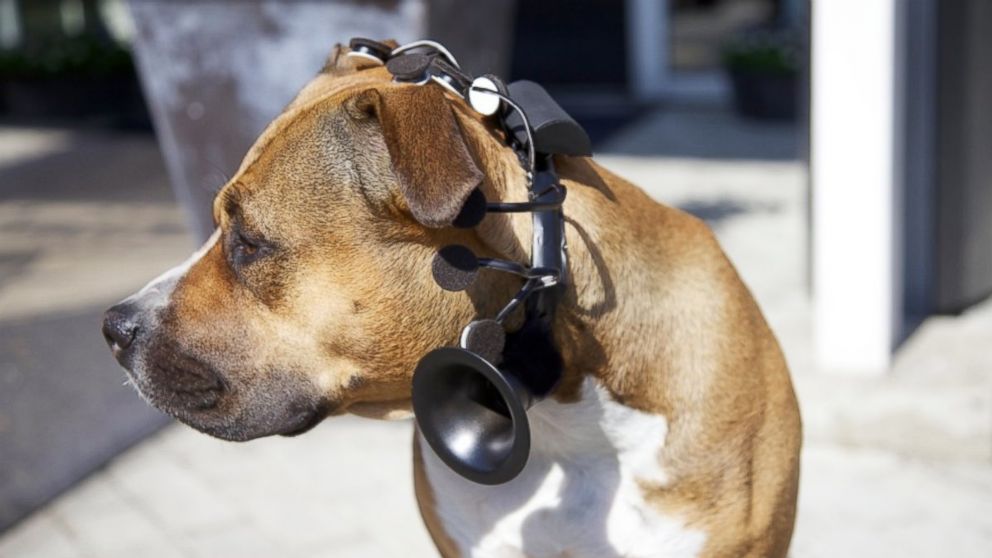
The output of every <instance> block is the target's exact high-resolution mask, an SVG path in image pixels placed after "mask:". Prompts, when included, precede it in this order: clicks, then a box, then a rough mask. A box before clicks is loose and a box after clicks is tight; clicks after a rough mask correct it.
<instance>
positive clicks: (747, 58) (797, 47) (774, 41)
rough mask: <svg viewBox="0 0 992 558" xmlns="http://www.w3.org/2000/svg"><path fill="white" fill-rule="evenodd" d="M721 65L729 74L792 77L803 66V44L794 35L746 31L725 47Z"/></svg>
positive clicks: (765, 31)
mask: <svg viewBox="0 0 992 558" xmlns="http://www.w3.org/2000/svg"><path fill="white" fill-rule="evenodd" d="M723 63H724V65H725V66H726V67H727V69H729V70H731V71H739V72H747V73H760V74H773V75H794V74H796V73H798V72H799V69H800V68H802V65H803V49H802V43H801V41H800V40H799V38H798V35H797V34H795V33H790V32H784V31H768V30H755V31H749V32H747V33H743V34H741V35H739V36H737V37H735V38H734V39H732V40H730V41H728V42H727V44H726V45H724V49H723Z"/></svg>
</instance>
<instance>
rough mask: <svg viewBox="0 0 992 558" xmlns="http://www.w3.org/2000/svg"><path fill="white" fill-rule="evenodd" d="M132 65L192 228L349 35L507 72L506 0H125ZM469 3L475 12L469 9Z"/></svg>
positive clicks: (204, 225)
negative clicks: (440, 52) (431, 45)
mask: <svg viewBox="0 0 992 558" xmlns="http://www.w3.org/2000/svg"><path fill="white" fill-rule="evenodd" d="M130 7H131V13H132V15H133V17H134V21H135V31H136V32H135V41H134V45H135V52H136V54H137V61H138V68H139V72H140V74H141V79H142V83H143V86H144V89H145V93H146V97H147V99H148V101H149V105H150V107H151V111H152V117H153V120H154V123H155V128H156V132H157V134H158V138H159V143H160V145H161V147H162V151H163V153H164V155H165V160H166V166H167V168H168V170H169V174H170V178H171V181H172V184H173V187H174V189H175V192H176V195H177V197H178V198H179V200H180V202H181V203H182V204H183V206H184V207H186V208H187V210H188V211H187V213H188V215H189V220H190V225H191V227H192V228H193V230H194V231H195V232H196V235H197V236H198V237H199V238H201V239H203V238H206V237H207V236H208V235H209V233H210V231H211V230H212V229H213V223H212V217H211V214H210V202H211V200H212V199H213V196H214V193H215V191H216V190H217V189H218V188H219V187H220V186H221V185H223V184H224V183H225V182H226V181H227V178H228V177H229V176H230V175H231V174H232V173H234V172H235V170H236V169H237V167H238V164H239V163H240V162H241V159H242V157H243V156H244V154H245V152H246V151H247V150H248V148H249V147H250V146H251V144H252V142H253V141H254V139H255V138H256V137H257V136H258V134H259V133H260V132H261V131H262V129H263V128H264V127H265V125H266V124H267V123H268V122H269V121H270V120H271V119H272V118H273V117H275V116H276V115H278V114H279V112H280V111H281V110H282V108H283V107H284V106H285V105H286V104H287V103H288V102H289V101H290V100H291V99H292V98H293V96H294V95H295V94H296V92H297V91H298V90H299V89H300V88H301V87H302V86H303V85H304V84H305V83H306V82H307V81H308V80H309V79H310V78H311V77H313V76H314V75H315V74H316V73H317V71H318V70H319V69H320V68H321V66H322V65H323V62H324V60H325V58H326V57H327V54H328V53H329V52H330V51H331V48H332V46H333V45H334V44H335V43H338V42H341V43H346V42H347V41H348V40H349V39H350V38H351V37H355V36H361V37H369V38H379V39H386V38H392V39H396V40H398V41H399V42H401V43H402V42H407V41H411V40H414V39H420V38H435V39H438V40H441V41H443V42H445V43H446V44H447V46H448V47H449V48H450V49H451V50H452V51H453V52H454V53H455V55H456V56H457V57H458V58H459V61H461V62H462V63H463V64H464V65H465V67H466V68H467V69H469V70H472V71H479V72H481V71H497V72H503V71H505V69H506V65H507V63H508V62H507V61H508V59H509V56H508V55H509V49H508V46H509V43H510V37H511V35H510V31H511V29H512V20H513V19H512V16H513V9H512V8H513V0H497V1H493V2H485V3H458V2H454V1H453V0H436V1H426V0H380V1H377V2H359V1H349V0H340V1H334V2H325V1H319V0H309V1H307V0H300V1H294V2H282V1H278V0H211V1H203V2H198V1H186V2H175V1H173V0H132V1H131V2H130ZM469 7H471V9H469Z"/></svg>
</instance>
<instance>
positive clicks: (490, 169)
mask: <svg viewBox="0 0 992 558" xmlns="http://www.w3.org/2000/svg"><path fill="white" fill-rule="evenodd" d="M462 127H463V129H464V130H465V131H466V132H467V133H466V136H467V139H468V141H469V143H470V144H471V148H472V150H473V152H474V153H475V154H476V156H477V157H478V158H479V159H480V162H481V163H482V164H481V165H480V166H481V167H482V168H485V169H487V174H486V181H485V183H484V185H483V190H484V192H485V194H486V196H487V198H488V199H490V200H500V201H522V200H526V199H527V195H528V182H527V177H526V173H525V172H524V169H523V168H522V167H521V165H520V162H519V161H518V160H517V157H516V155H515V154H514V153H513V152H512V151H511V150H509V149H507V148H506V147H505V146H504V145H502V143H501V142H500V141H499V139H498V137H496V135H495V134H494V133H493V131H492V130H491V129H489V128H487V127H486V126H485V124H483V123H482V122H480V121H479V120H478V119H477V118H475V117H474V115H462ZM555 161H556V164H557V165H558V169H557V171H558V174H559V177H560V178H561V180H562V182H563V184H565V185H566V186H567V187H568V188H569V190H568V195H567V198H566V203H565V219H566V230H567V239H568V284H567V286H566V292H565V296H564V297H563V299H562V301H561V304H560V306H559V308H558V312H557V317H556V323H555V332H556V341H557V342H558V345H559V348H560V350H561V352H562V357H563V360H564V364H565V369H564V376H563V379H562V383H561V385H560V387H559V389H558V390H557V391H556V397H557V398H558V399H559V400H562V401H569V400H571V401H574V400H577V399H578V397H579V391H580V386H581V383H582V380H583V378H584V377H585V376H587V375H593V376H597V377H599V378H600V379H601V380H604V385H605V386H606V387H607V389H610V391H615V390H614V389H613V386H612V382H610V381H609V378H607V377H606V376H608V375H609V371H608V370H606V368H607V366H608V363H606V362H605V357H604V351H603V346H604V343H609V344H610V346H611V348H612V349H613V350H616V349H617V348H618V347H619V345H621V344H628V343H635V344H636V343H637V339H635V338H633V337H631V338H629V339H627V338H624V337H623V336H617V334H616V332H615V331H610V330H609V329H608V328H603V327H601V326H600V322H601V321H603V319H604V318H605V317H606V316H607V315H608V314H609V313H610V312H612V311H613V310H614V308H615V307H616V300H617V299H618V297H619V296H622V295H621V294H619V293H620V290H621V289H625V288H626V287H629V288H631V289H636V288H638V287H637V286H636V285H631V284H628V282H627V281H617V280H616V278H615V277H613V274H611V272H610V269H609V268H608V262H607V261H606V260H605V259H604V258H603V255H602V251H601V250H600V248H599V246H600V245H601V243H602V242H603V241H604V239H603V238H601V234H602V231H604V230H608V229H609V227H603V226H601V219H602V218H603V214H604V213H606V214H608V213H609V208H608V205H609V204H610V200H609V199H608V198H609V197H610V195H611V194H610V192H609V186H607V184H606V182H605V181H604V179H603V178H602V177H601V176H599V174H597V173H599V172H600V169H598V167H596V166H595V165H594V164H593V163H592V162H591V161H589V160H588V159H584V158H570V157H557V158H556V160H555ZM604 210H605V211H604ZM478 234H479V237H480V238H481V239H482V240H483V241H484V242H485V243H486V244H487V245H489V246H490V247H491V248H492V249H493V250H494V251H495V252H496V253H497V254H499V255H500V257H503V258H507V259H511V260H515V261H529V259H530V246H531V238H532V235H533V225H532V217H531V214H529V213H517V214H493V215H491V216H490V217H489V218H487V219H486V220H485V221H483V223H482V224H481V225H480V226H479V230H478ZM605 240H607V241H608V240H609V239H605ZM627 240H629V241H630V242H636V239H627ZM627 240H625V242H626V241H627ZM630 248H631V249H635V248H634V246H630Z"/></svg>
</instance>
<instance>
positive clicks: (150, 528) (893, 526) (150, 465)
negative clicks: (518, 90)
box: [0, 114, 992, 558]
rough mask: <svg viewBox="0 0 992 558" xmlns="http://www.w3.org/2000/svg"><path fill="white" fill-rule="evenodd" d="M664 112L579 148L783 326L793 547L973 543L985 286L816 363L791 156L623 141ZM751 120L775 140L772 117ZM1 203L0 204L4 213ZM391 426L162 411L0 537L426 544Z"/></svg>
mask: <svg viewBox="0 0 992 558" xmlns="http://www.w3.org/2000/svg"><path fill="white" fill-rule="evenodd" d="M718 116H719V115H718ZM720 117H721V118H722V116H720ZM652 122H653V123H654V124H652ZM663 122H670V119H666V117H665V115H662V114H659V115H655V116H651V117H648V118H646V119H644V121H643V122H641V123H639V124H638V125H636V126H635V127H633V128H631V129H630V130H628V131H627V133H626V134H621V136H620V137H618V138H615V141H611V142H609V143H608V144H607V145H606V148H607V149H608V150H609V152H610V154H608V155H602V156H598V157H597V160H598V161H599V162H600V163H601V164H603V165H604V166H606V167H608V168H610V169H612V170H614V171H616V172H618V173H619V174H621V175H623V176H625V177H627V178H629V179H631V180H632V181H633V182H635V183H637V184H639V185H640V186H642V187H644V188H645V189H646V190H647V191H648V192H649V193H650V194H651V195H652V196H654V197H655V198H657V199H659V200H661V201H663V202H665V203H668V204H671V205H676V206H679V207H682V208H684V209H687V210H689V211H692V212H693V213H696V214H698V215H700V216H702V217H704V218H706V219H707V220H708V221H709V222H710V224H711V225H712V226H713V227H714V229H715V230H716V232H717V234H718V235H719V237H720V239H721V241H722V243H723V245H724V247H725V249H726V251H727V252H728V254H729V255H730V258H731V259H732V260H733V261H734V262H735V264H736V265H737V267H738V269H739V271H740V273H741V275H742V276H743V278H744V280H745V281H746V282H747V283H748V285H749V286H750V287H751V289H752V290H753V292H754V294H755V296H756V297H757V299H758V301H759V303H760V304H761V306H762V308H763V309H764V311H765V313H766V315H767V317H768V319H769V321H770V322H771V324H772V327H773V329H774V330H775V331H776V333H777V335H778V336H779V338H780V341H781V342H782V344H783V347H784V349H785V351H786V354H787V357H788V359H789V362H790V366H791V368H792V371H793V375H794V379H795V383H796V387H797V390H798V393H799V398H800V404H801V406H802V410H803V416H804V422H805V440H806V441H805V447H804V452H803V473H802V487H801V491H800V510H799V520H798V525H797V531H796V536H795V538H794V543H793V550H792V556H794V557H796V558H820V557H823V558H826V557H837V556H901V557H928V556H955V557H965V558H968V557H984V556H988V555H989V552H990V549H992V467H990V463H992V351H989V350H988V347H990V346H992V302H987V303H985V304H983V305H980V306H978V307H976V308H974V309H973V310H972V311H971V312H969V313H967V314H965V315H963V316H960V317H939V318H933V319H931V320H929V321H928V322H926V323H925V324H924V325H923V326H922V327H921V328H920V329H919V330H918V331H917V332H916V333H915V334H914V335H913V337H912V338H911V339H910V340H909V341H908V342H907V343H906V344H905V346H904V347H903V348H902V349H901V350H900V352H899V354H898V358H897V361H896V364H895V366H894V369H893V371H892V372H891V373H890V374H889V375H887V376H885V377H884V378H878V379H873V380H866V379H858V378H845V377H839V376H836V375H829V374H824V373H822V372H820V371H817V370H816V368H815V366H814V365H813V363H812V354H811V347H810V321H809V303H808V299H807V296H806V290H805V289H806V287H805V277H804V273H805V265H806V264H805V250H806V246H807V244H806V238H805V230H806V227H805V219H806V202H805V170H804V169H803V167H802V166H801V165H800V164H798V163H796V162H795V161H790V160H788V159H785V160H783V159H782V158H781V157H780V156H774V157H769V158H766V159H721V158H711V159H705V160H703V159H698V158H694V157H693V158H690V157H688V156H687V155H691V153H688V154H687V153H682V152H679V153H676V154H675V155H671V154H662V155H658V154H652V153H645V152H643V151H641V150H635V149H634V148H633V147H632V146H640V145H643V144H644V142H648V141H651V138H652V135H651V134H652V133H662V132H661V131H658V130H663V131H664V133H665V134H668V133H669V130H668V129H666V128H665V125H663V124H662V123H663ZM652 126H653V127H654V130H656V132H652ZM755 133H756V134H758V136H754V137H761V134H764V133H767V134H771V136H774V137H772V138H771V139H770V140H769V141H773V142H775V141H779V140H780V139H781V138H780V137H779V136H776V134H782V133H786V132H783V131H782V130H778V131H776V130H763V131H762V130H757V131H756V132H755ZM771 136H769V137H771ZM0 137H2V136H0ZM666 137H668V136H666ZM748 138H751V139H748ZM776 138H778V139H776ZM743 141H754V140H753V137H751V136H748V137H746V138H744V140H743ZM680 145H681V144H680ZM775 145H781V144H779V143H776V144H775ZM780 151H781V149H780V148H778V147H776V153H779V152H780ZM631 153H633V154H631ZM3 164H4V162H3V160H2V159H0V165H3ZM44 203H48V202H39V204H41V205H42V206H43V205H44ZM51 203H52V204H56V203H59V202H56V201H54V200H53V201H52V202H51ZM5 211H6V212H7V213H4V212H5ZM12 211H13V210H12V209H11V208H10V207H6V205H5V204H3V203H0V215H4V216H5V217H4V218H6V215H10V214H11V213H10V212H12ZM18 211H20V209H19V210H18ZM39 211H41V209H39ZM87 211H89V212H92V215H93V216H94V219H99V217H98V216H99V215H101V213H100V212H101V209H100V208H98V207H93V206H88V207H87ZM5 234H6V233H5ZM169 234H173V233H169ZM4 239H6V237H4ZM4 241H6V240H4ZM170 242H171V241H170ZM88 246H89V245H88ZM170 246H171V245H170ZM0 248H2V246H0ZM86 249H89V248H86V247H85V246H79V247H77V248H76V253H75V255H74V256H73V257H74V258H80V259H82V258H84V256H85V254H84V253H83V251H84V250H86ZM92 249H94V250H99V248H96V247H94V248H92ZM176 251H178V247H176ZM61 257H63V258H65V257H68V256H61ZM130 260H131V263H132V264H133V265H134V266H135V268H134V269H135V272H134V273H130V274H128V275H127V277H126V278H122V279H121V284H120V285H119V288H120V290H123V291H126V290H127V289H125V286H126V287H128V288H130V287H136V286H139V285H140V284H141V283H142V282H143V281H144V280H145V279H146V278H147V277H151V276H152V275H154V274H155V270H151V271H150V272H149V273H147V274H145V271H147V270H146V269H145V268H146V267H156V268H157V267H159V265H158V264H159V262H158V261H152V262H149V261H139V258H137V257H135V258H130ZM152 264H154V265H152ZM161 267H162V268H164V267H165V266H164V265H162V266H161ZM139 270H140V272H139ZM852 272H856V270H852ZM139 276H140V277H139ZM39 277H40V275H39ZM40 280H41V279H39V281H40ZM125 283H133V284H128V285H125ZM21 288H23V289H27V290H21V291H17V292H8V291H4V290H0V300H18V299H21V298H22V297H23V298H25V299H27V298H30V297H28V296H27V295H22V294H20V293H36V294H35V295H32V296H40V294H39V293H40V291H31V290H30V289H31V288H33V287H32V286H31V285H29V284H27V283H24V284H22V287H21ZM114 288H118V286H115V287H114ZM71 298H72V297H66V298H64V299H56V301H55V302H45V304H63V303H64V304H69V303H70V302H71V300H70V299H71ZM58 300H61V301H62V302H58ZM23 304H27V303H26V302H25V303H23ZM39 304H40V303H39ZM5 311H6V309H5ZM24 312H27V313H30V309H28V310H24ZM6 319H7V317H6V316H0V325H2V324H3V323H4V320H6ZM852 319H856V317H854V316H852ZM115 379H116V377H113V376H112V375H110V374H108V375H107V378H106V380H107V386H108V388H107V389H111V390H113V389H120V390H127V389H129V388H123V387H118V385H117V384H116V383H115V381H114V380H115ZM410 439H411V424H410V423H381V422H375V421H369V420H363V419H358V418H336V419H332V420H329V421H326V422H325V423H323V424H321V425H320V426H319V427H317V428H316V429H315V430H314V431H312V432H310V433H308V434H306V435H305V436H302V437H298V438H292V439H283V438H270V439H264V440H258V441H253V442H250V443H247V444H232V443H226V442H221V441H218V440H214V439H211V438H208V437H206V436H205V435H202V434H198V433H196V432H194V431H193V430H191V429H189V428H186V427H182V426H179V425H172V426H169V427H167V428H166V429H164V430H163V431H161V432H160V433H158V434H157V435H155V436H153V437H151V438H149V439H148V440H146V441H145V442H143V443H141V444H140V445H138V446H137V447H135V448H134V449H132V450H130V451H128V452H127V453H125V454H123V455H121V456H120V457H119V458H117V459H115V460H114V461H113V462H112V463H110V464H109V465H108V466H107V467H106V468H104V469H102V470H101V471H98V472H97V473H95V474H94V475H92V476H90V477H89V478H88V479H87V480H86V481H85V482H83V483H81V484H80V485H78V486H76V487H74V488H73V489H71V490H70V491H68V492H67V493H65V494H64V495H63V496H61V497H60V498H58V499H57V500H56V501H54V502H52V503H51V504H49V505H48V506H46V507H45V508H43V509H42V510H41V511H39V512H37V513H35V514H34V515H33V516H31V517H29V518H28V519H27V520H25V521H23V522H21V523H20V524H18V525H17V526H15V527H14V528H13V529H11V530H10V531H8V532H6V533H4V534H2V535H0V556H3V557H7V556H11V557H18V558H20V557H44V558H59V557H73V558H76V557H79V558H82V557H87V558H88V557H97V556H99V557H117V556H120V557H125V556H133V555H140V556H143V557H152V558H154V557H199V556H203V557H208V556H209V557H217V556H238V557H251V556H280V557H282V556H286V557H300V558H303V557H311V556H312V557H317V556H344V557H382V556H411V557H413V556H436V553H435V551H434V550H433V546H432V545H431V543H430V541H429V539H428V538H427V536H426V533H425V531H424V529H423V527H422V525H421V522H420V519H419V516H418V514H417V511H416V505H415V501H414V496H413V489H412V481H411V477H412V473H411V466H410V459H411V457H410V454H411V450H410Z"/></svg>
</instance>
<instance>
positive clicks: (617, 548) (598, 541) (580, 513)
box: [421, 378, 705, 558]
mask: <svg viewBox="0 0 992 558" xmlns="http://www.w3.org/2000/svg"><path fill="white" fill-rule="evenodd" d="M528 416H529V417H530V422H531V438H532V447H531V455H530V459H529V460H528V462H527V466H526V467H525V468H524V470H523V472H522V473H521V474H520V476H518V477H517V478H515V479H513V480H512V481H510V482H508V483H506V484H503V485H498V486H483V485H478V484H475V483H472V482H470V481H467V480H465V479H463V478H461V477H460V476H458V475H457V474H455V473H454V472H452V471H451V470H450V469H448V468H447V467H446V466H445V465H444V464H443V463H442V462H441V461H440V460H439V459H438V458H437V456H435V455H434V453H433V452H431V451H430V449H429V448H428V447H427V445H426V442H423V440H422V441H421V442H422V444H423V445H422V446H421V447H423V448H424V452H423V459H424V467H425V471H426V473H427V479H428V481H429V482H430V485H431V488H432V490H433V492H434V497H435V502H436V512H437V515H438V518H439V519H440V522H441V524H442V526H443V527H444V530H445V532H446V533H447V535H448V536H449V537H450V538H451V539H452V541H453V542H454V543H455V544H456V545H457V546H458V547H459V549H460V550H461V551H462V553H463V554H464V555H466V556H480V557H488V556H498V557H502V556H507V557H509V556H532V557H545V556H548V557H550V556H555V557H558V556H562V557H564V556H568V557H573V558H574V557H582V556H595V557H606V556H644V557H647V556H652V557H654V556H695V555H697V554H698V553H699V550H700V549H701V548H702V545H703V541H704V538H705V537H704V535H703V533H701V532H698V531H693V530H691V529H688V528H686V527H685V526H684V523H683V522H682V521H680V519H679V518H678V517H676V516H674V515H668V514H665V513H663V512H661V511H659V510H657V509H655V508H653V507H652V506H650V505H649V504H648V503H647V502H646V501H645V499H644V496H643V492H642V490H641V486H642V485H644V486H664V485H665V484H666V482H667V479H666V475H665V471H664V469H663V468H662V467H661V466H660V463H659V454H660V452H661V449H662V447H663V445H664V442H665V436H666V434H667V431H668V427H667V422H666V420H665V418H664V417H663V416H660V415H652V414H648V413H642V412H640V411H636V410H633V409H631V408H629V407H625V406H623V405H620V404H618V403H616V402H614V401H612V400H611V399H610V397H609V395H608V393H607V392H606V390H604V389H603V388H601V387H600V386H599V385H598V384H597V382H596V381H595V380H593V379H591V378H589V379H587V380H586V381H585V383H584V384H583V388H582V398H581V400H580V401H579V402H577V403H571V404H560V403H557V402H554V401H542V402H540V403H538V404H537V405H536V406H535V407H534V408H532V409H531V410H530V412H529V413H528Z"/></svg>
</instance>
